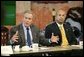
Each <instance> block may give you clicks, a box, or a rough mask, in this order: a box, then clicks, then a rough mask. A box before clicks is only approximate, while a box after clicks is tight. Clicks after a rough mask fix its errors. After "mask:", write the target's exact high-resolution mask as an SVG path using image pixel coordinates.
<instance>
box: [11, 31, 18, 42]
mask: <svg viewBox="0 0 84 57" xmlns="http://www.w3.org/2000/svg"><path fill="white" fill-rule="evenodd" d="M17 39H18V31H16V33H15V34H14V35H13V37H12V38H11V40H12V41H13V42H18V40H17Z"/></svg>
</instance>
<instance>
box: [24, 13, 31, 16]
mask: <svg viewBox="0 0 84 57" xmlns="http://www.w3.org/2000/svg"><path fill="white" fill-rule="evenodd" d="M24 16H28V17H33V15H32V14H31V13H25V14H24Z"/></svg>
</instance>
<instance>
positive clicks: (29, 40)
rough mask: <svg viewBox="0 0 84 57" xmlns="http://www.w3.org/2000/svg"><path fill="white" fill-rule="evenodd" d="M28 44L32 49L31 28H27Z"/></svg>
mask: <svg viewBox="0 0 84 57" xmlns="http://www.w3.org/2000/svg"><path fill="white" fill-rule="evenodd" d="M27 43H28V46H29V47H30V46H31V44H32V43H31V38H30V34H29V28H27Z"/></svg>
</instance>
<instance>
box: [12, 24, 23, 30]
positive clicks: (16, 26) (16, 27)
mask: <svg viewBox="0 0 84 57" xmlns="http://www.w3.org/2000/svg"><path fill="white" fill-rule="evenodd" d="M21 26H22V24H19V25H14V26H13V27H12V28H11V29H18V28H20V27H21Z"/></svg>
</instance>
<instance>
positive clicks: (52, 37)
mask: <svg viewBox="0 0 84 57" xmlns="http://www.w3.org/2000/svg"><path fill="white" fill-rule="evenodd" d="M50 40H51V42H56V43H58V41H59V36H54V34H53V33H52V36H51V39H50Z"/></svg>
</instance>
